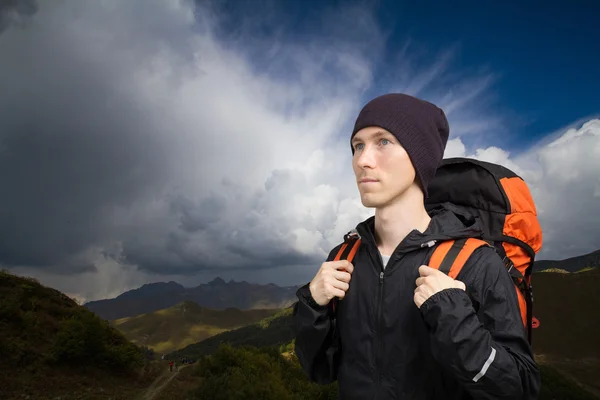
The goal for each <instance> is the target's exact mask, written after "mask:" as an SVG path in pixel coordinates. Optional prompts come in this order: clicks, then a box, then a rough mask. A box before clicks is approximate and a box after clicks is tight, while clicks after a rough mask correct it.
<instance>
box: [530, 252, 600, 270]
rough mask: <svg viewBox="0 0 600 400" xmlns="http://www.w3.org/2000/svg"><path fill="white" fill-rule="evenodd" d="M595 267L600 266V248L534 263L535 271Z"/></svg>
mask: <svg viewBox="0 0 600 400" xmlns="http://www.w3.org/2000/svg"><path fill="white" fill-rule="evenodd" d="M593 267H600V249H598V250H596V251H593V252H591V253H588V254H583V255H580V256H575V257H571V258H566V259H564V260H539V261H535V262H534V263H533V271H534V272H535V271H543V270H547V269H553V268H555V269H562V270H565V271H567V272H577V271H580V270H582V269H584V268H593Z"/></svg>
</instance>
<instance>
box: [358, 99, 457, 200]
mask: <svg viewBox="0 0 600 400" xmlns="http://www.w3.org/2000/svg"><path fill="white" fill-rule="evenodd" d="M368 126H378V127H380V128H383V129H385V130H387V131H389V132H390V133H391V134H393V135H394V136H395V137H396V138H397V139H398V141H399V142H400V144H401V145H402V147H404V149H405V150H406V152H407V153H408V156H409V157H410V159H411V161H412V164H413V166H414V168H415V170H416V175H417V179H418V181H419V183H420V184H421V188H422V189H423V193H424V194H425V198H427V197H428V193H427V186H428V184H429V181H430V180H431V179H432V178H433V177H434V176H435V172H436V170H437V168H438V166H439V165H440V162H441V161H442V158H443V156H444V149H445V148H446V143H447V141H448V135H449V134H450V129H449V127H448V120H447V119H446V115H445V114H444V111H442V110H441V109H440V108H438V107H437V106H436V105H434V104H432V103H429V102H427V101H425V100H421V99H417V98H415V97H412V96H409V95H406V94H401V93H390V94H385V95H383V96H379V97H376V98H375V99H373V100H371V101H370V102H368V103H367V104H366V105H365V106H364V107H363V109H362V110H361V112H360V114H359V115H358V118H357V119H356V123H355V125H354V130H353V131H352V137H354V135H355V134H356V132H358V131H359V130H361V129H363V128H365V127H368ZM352 137H351V138H350V140H352ZM352 154H354V148H352Z"/></svg>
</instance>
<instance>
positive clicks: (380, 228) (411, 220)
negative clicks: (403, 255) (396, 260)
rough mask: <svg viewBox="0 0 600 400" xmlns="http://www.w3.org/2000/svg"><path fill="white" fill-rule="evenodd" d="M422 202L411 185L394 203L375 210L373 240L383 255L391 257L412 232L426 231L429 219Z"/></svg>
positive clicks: (418, 193)
mask: <svg viewBox="0 0 600 400" xmlns="http://www.w3.org/2000/svg"><path fill="white" fill-rule="evenodd" d="M423 200H424V199H423V192H422V191H421V190H420V189H419V188H418V186H416V185H412V186H411V187H410V188H409V189H408V190H406V192H404V193H403V194H402V195H401V196H399V197H398V198H396V199H395V200H394V201H392V202H391V203H389V204H387V205H385V206H384V207H381V208H377V209H376V210H375V239H376V240H377V247H378V248H379V251H381V253H382V254H383V255H391V254H392V252H393V251H394V250H395V249H396V247H397V246H398V244H399V243H400V242H401V241H402V240H404V238H405V237H406V236H407V235H408V234H409V233H410V232H411V231H412V230H414V229H416V230H418V231H420V232H424V231H425V230H426V229H427V227H428V226H429V222H430V221H431V217H430V216H429V214H427V210H425V205H424V202H423Z"/></svg>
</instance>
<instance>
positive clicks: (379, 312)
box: [375, 265, 384, 387]
mask: <svg viewBox="0 0 600 400" xmlns="http://www.w3.org/2000/svg"><path fill="white" fill-rule="evenodd" d="M382 269H383V265H382ZM383 276H384V273H383V270H382V271H381V272H380V273H379V301H378V303H377V338H376V339H377V349H376V351H377V353H376V356H375V364H376V366H377V386H378V387H379V386H380V385H381V341H382V338H381V332H382V331H383V327H382V325H383V323H382V321H383V315H382V314H383V306H382V302H383Z"/></svg>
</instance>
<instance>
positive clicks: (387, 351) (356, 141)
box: [294, 94, 540, 400]
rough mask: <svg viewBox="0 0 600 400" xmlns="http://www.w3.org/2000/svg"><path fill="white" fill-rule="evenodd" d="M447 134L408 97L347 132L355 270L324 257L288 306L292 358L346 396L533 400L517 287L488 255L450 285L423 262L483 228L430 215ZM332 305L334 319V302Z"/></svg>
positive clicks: (384, 102) (379, 107)
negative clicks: (354, 187) (356, 197)
mask: <svg viewBox="0 0 600 400" xmlns="http://www.w3.org/2000/svg"><path fill="white" fill-rule="evenodd" d="M448 136H449V127H448V122H447V119H446V116H445V115H444V112H443V111H442V110H441V109H439V108H438V107H437V106H435V105H433V104H431V103H429V102H426V101H423V100H420V99H417V98H414V97H412V96H408V95H404V94H387V95H383V96H380V97H377V98H375V99H374V100H372V101H370V102H369V103H368V104H367V105H365V107H364V108H363V109H362V110H361V112H360V114H359V116H358V118H357V120H356V123H355V126H354V130H353V133H352V136H351V147H352V153H353V158H352V166H353V169H354V174H355V176H356V181H357V184H358V189H359V192H360V197H361V201H362V204H363V205H364V206H365V207H371V208H374V209H375V215H374V217H371V218H368V219H367V220H365V221H363V222H361V223H360V224H358V226H357V227H356V233H358V235H360V237H361V240H362V244H361V246H360V248H359V249H358V251H357V253H356V254H355V256H354V259H353V263H349V262H348V261H332V260H333V258H334V256H335V255H336V254H337V252H338V250H339V249H340V247H341V244H340V245H339V246H337V247H335V248H334V249H333V250H332V251H331V252H330V254H329V256H328V258H327V260H326V262H324V263H323V264H322V265H321V267H320V269H319V271H318V272H317V274H316V276H315V277H314V278H313V280H312V281H311V282H310V283H309V284H306V285H305V286H303V287H301V288H300V289H299V290H298V292H297V295H298V299H299V301H298V302H297V303H296V305H295V307H294V324H295V330H296V342H295V343H296V348H295V351H296V354H297V356H298V359H299V361H300V363H301V365H302V367H303V368H304V370H305V372H306V373H307V375H308V376H309V378H310V379H311V380H313V381H315V382H318V383H331V382H334V381H336V380H337V382H338V389H339V394H340V398H342V399H511V400H515V399H534V398H537V395H538V392H539V386H540V376H539V371H538V369H537V365H536V363H535V361H534V358H533V354H532V350H531V348H530V346H529V344H528V342H527V339H526V333H525V329H524V327H523V323H522V320H521V316H520V311H519V308H518V303H517V299H516V293H515V289H514V284H513V282H512V280H511V278H510V276H509V274H508V272H507V270H506V268H505V266H504V263H503V261H502V260H501V259H500V257H499V256H498V255H497V254H496V252H495V251H494V249H493V248H491V247H487V246H485V247H481V248H479V249H477V250H475V252H474V253H473V254H472V256H471V257H470V258H469V259H468V260H467V262H466V263H465V264H464V267H463V268H462V270H461V272H460V274H459V275H458V276H457V279H456V280H454V279H452V278H450V277H449V276H447V275H446V274H444V273H443V272H440V271H438V270H437V269H433V268H430V267H428V266H427V265H423V264H424V262H425V261H426V260H428V259H429V258H428V257H429V256H430V255H431V253H432V251H433V249H434V248H435V245H434V243H435V242H434V241H435V240H448V239H454V238H461V237H471V236H476V234H477V233H478V232H479V228H478V222H477V221H478V220H476V219H474V218H472V217H471V216H469V215H459V214H457V211H453V210H451V209H449V208H448V209H442V210H441V211H438V212H435V213H433V212H432V215H429V214H428V212H427V211H426V209H425V204H424V202H425V199H426V198H427V195H428V193H427V186H428V182H429V181H430V180H431V179H432V178H433V176H434V175H435V171H436V169H437V167H438V166H439V164H440V162H441V160H442V158H443V154H444V150H445V146H446V143H447V140H448ZM334 297H337V298H339V299H341V301H339V302H338V304H337V307H336V315H337V319H336V321H337V322H336V323H335V325H334V323H333V321H332V318H331V316H332V314H331V307H330V304H331V300H332V299H333V298H334Z"/></svg>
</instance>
